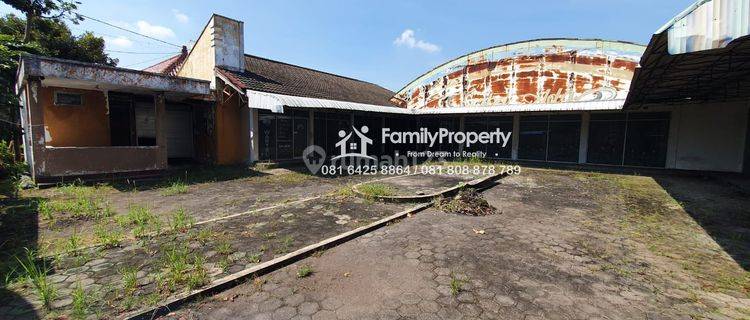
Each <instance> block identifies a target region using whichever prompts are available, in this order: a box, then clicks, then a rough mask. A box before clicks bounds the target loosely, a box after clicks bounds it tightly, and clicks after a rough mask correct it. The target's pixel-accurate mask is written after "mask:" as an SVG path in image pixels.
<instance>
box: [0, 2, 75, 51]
mask: <svg viewBox="0 0 750 320" xmlns="http://www.w3.org/2000/svg"><path fill="white" fill-rule="evenodd" d="M2 1H3V2H5V3H6V4H8V5H10V6H11V7H13V8H15V9H16V10H18V11H21V12H23V13H24V14H25V15H26V21H25V23H24V32H23V42H24V43H25V42H29V41H31V32H32V28H33V26H34V23H35V22H36V21H37V20H38V19H40V20H48V21H50V20H51V21H56V22H61V21H62V20H63V19H67V20H70V22H72V23H74V24H78V22H79V21H81V20H83V17H81V16H80V15H78V14H76V13H75V10H76V9H78V5H79V4H80V2H78V1H69V0H2Z"/></svg>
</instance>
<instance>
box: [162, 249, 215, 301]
mask: <svg viewBox="0 0 750 320" xmlns="http://www.w3.org/2000/svg"><path fill="white" fill-rule="evenodd" d="M163 251H164V257H163V267H164V269H166V274H165V275H164V276H163V277H160V280H159V281H158V282H159V286H160V287H166V289H168V290H169V291H170V292H175V291H176V290H177V289H178V288H179V287H180V286H183V285H184V286H186V287H187V288H188V289H190V290H192V289H194V288H197V287H200V286H202V285H204V284H205V283H206V282H207V281H208V274H207V273H206V269H205V267H204V264H205V258H204V257H203V256H201V255H195V254H192V255H191V254H190V250H189V249H188V247H187V246H186V245H173V246H170V247H168V248H166V249H164V250H163Z"/></svg>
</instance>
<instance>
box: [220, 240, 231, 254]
mask: <svg viewBox="0 0 750 320" xmlns="http://www.w3.org/2000/svg"><path fill="white" fill-rule="evenodd" d="M232 251H233V249H232V244H231V243H229V241H227V240H221V241H219V244H217V245H216V252H217V253H219V254H221V255H225V256H226V255H229V254H231V253H232Z"/></svg>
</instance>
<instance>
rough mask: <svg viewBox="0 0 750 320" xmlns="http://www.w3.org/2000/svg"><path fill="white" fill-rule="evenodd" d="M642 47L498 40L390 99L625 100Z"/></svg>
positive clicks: (480, 102)
mask: <svg viewBox="0 0 750 320" xmlns="http://www.w3.org/2000/svg"><path fill="white" fill-rule="evenodd" d="M644 49H645V47H644V46H641V45H636V44H631V43H625V42H613V41H602V40H577V39H551V40H534V41H528V42H521V43H514V44H509V45H503V46H498V47H493V48H489V49H485V50H482V51H478V52H475V53H472V54H469V55H466V56H463V57H460V58H458V59H455V60H452V61H450V62H448V63H446V64H444V65H442V66H440V67H437V68H435V69H433V70H432V71H430V72H428V73H426V74H424V75H423V76H421V77H419V78H418V79H416V80H414V81H413V82H411V83H410V84H409V85H407V86H406V87H404V88H403V89H401V91H399V92H398V93H397V94H396V96H395V98H396V99H398V100H401V101H403V102H404V104H405V107H408V108H411V109H423V108H427V109H429V108H459V107H481V106H495V105H508V104H533V103H546V104H549V103H564V102H576V101H598V100H612V99H624V98H625V97H626V96H627V91H628V88H629V86H630V80H631V78H632V77H633V72H634V70H635V68H636V67H637V66H638V60H639V59H640V56H641V54H642V53H643V51H644Z"/></svg>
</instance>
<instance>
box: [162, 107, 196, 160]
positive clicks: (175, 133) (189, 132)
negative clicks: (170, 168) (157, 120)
mask: <svg viewBox="0 0 750 320" xmlns="http://www.w3.org/2000/svg"><path fill="white" fill-rule="evenodd" d="M166 120H167V121H166V122H167V123H166V134H167V157H168V158H192V157H193V113H192V112H191V110H190V109H189V108H185V107H169V108H167V119H166Z"/></svg>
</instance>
